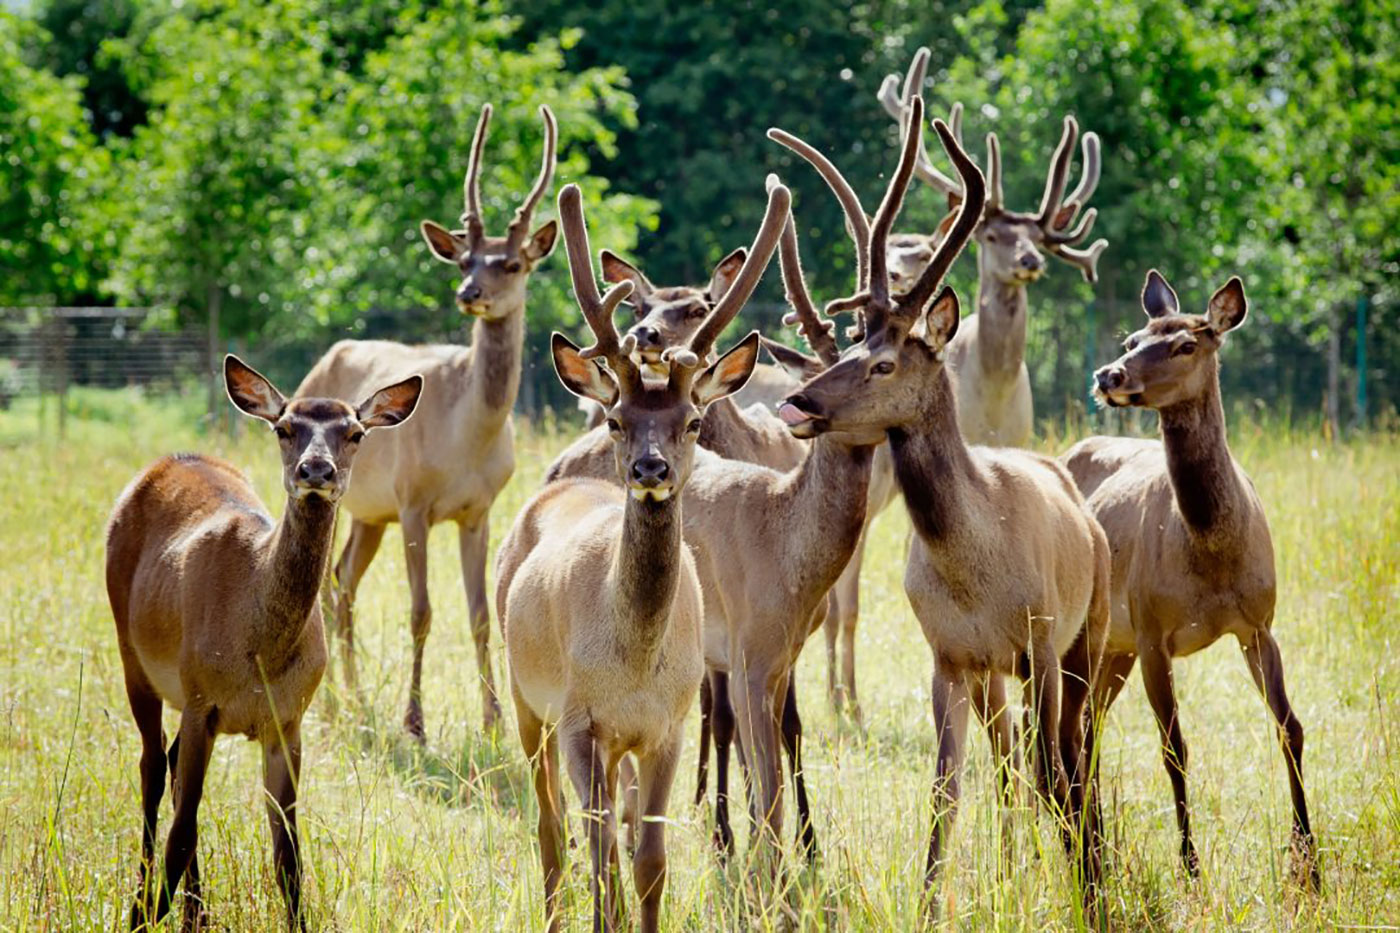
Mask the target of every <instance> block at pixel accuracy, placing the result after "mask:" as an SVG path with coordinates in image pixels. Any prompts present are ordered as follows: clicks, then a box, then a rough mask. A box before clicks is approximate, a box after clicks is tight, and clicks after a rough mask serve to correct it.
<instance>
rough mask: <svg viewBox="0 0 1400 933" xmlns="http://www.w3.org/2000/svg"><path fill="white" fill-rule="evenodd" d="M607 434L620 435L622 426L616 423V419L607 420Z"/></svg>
mask: <svg viewBox="0 0 1400 933" xmlns="http://www.w3.org/2000/svg"><path fill="white" fill-rule="evenodd" d="M608 433H609V434H621V433H622V425H620V424H618V423H617V419H616V418H609V419H608Z"/></svg>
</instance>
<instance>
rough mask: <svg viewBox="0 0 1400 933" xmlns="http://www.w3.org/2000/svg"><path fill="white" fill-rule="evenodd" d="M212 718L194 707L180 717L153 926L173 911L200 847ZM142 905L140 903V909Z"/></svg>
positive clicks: (212, 744)
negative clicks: (172, 807) (172, 815)
mask: <svg viewBox="0 0 1400 933" xmlns="http://www.w3.org/2000/svg"><path fill="white" fill-rule="evenodd" d="M209 719H210V716H209V711H207V710H197V709H196V708H195V707H192V706H187V707H185V710H184V712H183V714H182V715H181V717H180V734H179V736H178V737H177V738H176V742H177V743H178V744H179V751H178V752H177V761H176V767H175V777H174V788H175V818H174V820H172V821H171V824H170V836H169V838H167V839H166V841H165V883H164V885H163V886H162V887H161V890H160V897H159V899H158V901H157V903H156V909H155V914H154V916H150V917H149V918H148V920H147V922H148V923H150V924H155V923H159V922H160V920H161V918H163V917H164V916H165V915H166V914H167V913H169V912H170V902H171V900H172V899H173V898H174V896H175V889H176V888H177V887H178V886H179V884H180V879H181V878H182V877H183V876H184V874H185V871H186V869H188V868H189V865H190V861H191V860H192V859H193V858H194V853H195V848H196V847H197V846H198V844H199V801H200V799H201V798H202V797H203V796H204V775H205V773H206V772H207V771H208V768H209V756H210V755H211V754H213V751H214V735H213V733H212V732H211V731H210V729H209ZM142 906H143V905H141V904H139V903H138V907H142ZM143 912H144V911H143ZM134 913H135V911H133V914H134ZM189 917H190V914H189V913H188V912H187V913H186V918H187V921H186V922H189V920H188V918H189Z"/></svg>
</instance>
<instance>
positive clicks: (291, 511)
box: [107, 356, 423, 930]
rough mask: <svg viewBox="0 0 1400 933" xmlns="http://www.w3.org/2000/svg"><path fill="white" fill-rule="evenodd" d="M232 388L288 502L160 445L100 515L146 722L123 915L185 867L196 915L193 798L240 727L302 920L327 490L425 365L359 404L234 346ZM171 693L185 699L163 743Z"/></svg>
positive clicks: (110, 589) (130, 691)
mask: <svg viewBox="0 0 1400 933" xmlns="http://www.w3.org/2000/svg"><path fill="white" fill-rule="evenodd" d="M224 380H225V383H226V385H227V387H228V394H229V398H230V399H232V400H233V403H234V404H235V405H236V406H238V408H239V409H240V410H242V411H244V412H245V413H247V414H249V415H252V416H254V417H257V418H262V419H263V420H265V421H267V422H268V423H270V424H271V425H272V429H273V430H274V431H275V432H276V434H277V440H278V444H279V446H280V447H281V452H282V486H283V487H284V488H285V489H286V491H287V506H286V509H285V510H284V512H283V514H282V518H281V520H280V521H276V522H274V521H273V520H272V517H271V516H269V515H268V513H267V510H266V509H265V508H264V506H263V504H262V501H261V500H260V499H259V498H258V496H257V493H255V492H254V491H253V487H252V486H251V485H250V484H249V482H248V480H247V479H245V478H244V477H243V475H242V474H241V473H239V472H238V470H237V469H236V468H235V467H234V466H233V465H232V464H230V463H227V462H225V461H223V460H216V459H214V458H212V457H204V456H200V455H197V454H175V455H173V456H169V457H163V458H161V459H160V460H157V461H156V462H155V463H153V464H152V465H151V466H149V467H147V468H146V469H145V470H144V471H142V472H141V474H140V475H139V476H137V477H136V479H134V480H132V482H131V484H130V485H128V486H127V487H126V489H125V490H124V491H123V492H122V494H121V496H120V498H118V499H117V503H116V506H115V507H114V508H113V510H112V517H111V520H110V521H109V522H108V524H107V595H108V598H109V599H110V601H111V605H112V617H113V619H114V620H115V622H116V628H117V646H118V648H119V649H120V651H121V659H122V669H123V671H124V672H125V675H126V695H127V700H128V701H129V702H130V703H131V714H132V716H133V717H134V718H135V720H136V727H137V729H139V730H140V732H141V809H142V820H141V869H140V871H141V881H140V885H139V887H138V889H137V894H136V900H135V903H134V904H133V906H132V909H131V928H132V929H133V930H135V929H138V928H144V927H146V926H151V925H154V924H156V923H158V922H159V921H160V919H161V918H162V917H164V916H165V914H166V913H167V912H168V911H169V909H170V902H171V899H172V898H173V896H174V894H175V890H176V887H177V886H178V885H179V884H180V879H181V878H182V876H184V875H185V873H186V871H188V873H189V879H188V882H187V884H186V886H185V904H184V913H183V924H182V925H183V928H184V929H186V930H189V929H193V928H194V927H196V926H199V925H202V923H203V920H204V910H203V907H204V904H203V900H202V897H201V890H200V878H199V861H198V859H197V857H196V854H195V849H196V843H197V838H198V811H199V803H200V799H201V797H202V796H203V792H204V777H205V772H206V769H207V768H208V766H209V757H210V755H211V754H212V752H213V750H214V740H215V739H216V738H217V737H218V736H220V735H246V736H247V737H248V738H250V739H252V740H254V741H256V742H259V743H260V744H261V745H262V747H263V784H264V786H265V787H266V789H267V795H268V807H267V813H268V819H269V822H270V824H271V828H272V852H273V863H274V866H275V869H276V873H277V881H278V883H279V885H280V886H281V888H282V893H283V896H284V898H285V900H286V904H287V917H288V922H289V924H290V925H292V926H293V927H296V926H301V927H305V920H304V918H303V916H302V910H301V856H300V842H299V837H298V834H297V808H296V807H297V782H298V779H299V777H300V773H301V717H302V714H303V713H304V712H305V711H306V708H307V706H308V705H309V704H310V703H311V698H312V696H313V695H314V694H315V692H316V687H317V685H318V684H320V682H321V674H322V672H323V671H324V670H325V666H326V645H325V638H324V636H323V634H322V629H321V609H320V606H319V605H318V601H317V596H318V591H319V588H320V581H321V578H322V575H323V574H324V571H325V566H326V559H327V556H328V554H329V553H330V549H331V544H332V541H331V537H332V529H333V522H334V517H335V503H336V500H338V499H339V498H340V497H341V496H342V495H343V494H344V493H345V490H346V487H347V486H348V485H349V483H350V471H351V466H352V465H353V464H354V462H355V456H356V452H357V451H358V449H359V447H360V442H361V440H362V439H363V438H364V437H365V435H366V433H367V432H370V431H372V430H374V429H375V428H381V427H390V426H393V425H396V424H401V423H403V421H404V420H405V419H407V418H408V417H409V415H411V414H412V413H413V408H414V405H415V404H417V401H418V396H419V393H420V391H421V390H422V387H423V380H422V379H421V378H419V377H418V376H411V377H409V378H408V379H405V380H403V381H402V382H399V383H396V384H394V385H390V386H388V387H387V388H384V389H380V390H379V391H377V392H371V393H369V395H368V398H367V399H366V400H365V401H364V402H363V403H362V404H360V405H359V406H352V405H349V404H346V403H345V402H342V401H339V400H336V399H329V398H304V399H295V400H293V401H291V402H288V401H286V400H285V399H284V398H283V397H282V394H281V393H280V392H278V391H277V389H276V388H274V387H273V385H272V383H270V382H268V381H267V380H266V379H264V378H263V377H262V376H261V375H259V374H258V373H257V372H255V371H254V370H252V369H251V368H249V367H248V366H247V365H245V364H244V363H243V362H242V361H240V360H239V359H237V358H236V357H233V356H230V357H228V358H226V359H225V360H224ZM165 704H169V705H170V706H172V707H173V708H175V709H177V710H179V711H180V728H179V732H178V733H176V736H175V740H174V741H173V742H172V743H171V744H170V747H169V749H168V750H167V749H166V745H165V733H164V731H163V730H162V729H161V713H162V710H163V709H164V706H165ZM167 761H168V763H169V770H170V783H171V795H172V797H173V798H174V806H175V820H174V823H173V824H172V825H171V828H170V836H169V839H168V840H167V841H166V847H165V877H164V880H163V883H161V884H160V888H159V896H158V898H157V900H156V903H155V905H154V909H152V904H151V897H152V891H151V889H150V888H151V886H150V873H151V870H152V868H153V862H154V858H155V832H156V818H157V816H158V815H159V813H160V800H161V796H162V794H163V793H164V788H165V775H166V766H167Z"/></svg>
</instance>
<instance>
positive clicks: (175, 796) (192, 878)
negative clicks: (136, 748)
mask: <svg viewBox="0 0 1400 933" xmlns="http://www.w3.org/2000/svg"><path fill="white" fill-rule="evenodd" d="M166 757H167V759H168V760H169V762H170V802H171V806H172V807H173V806H174V803H175V801H176V800H179V799H180V785H179V782H177V781H176V780H175V775H176V774H177V773H178V767H179V763H180V736H179V735H178V734H177V735H176V736H175V741H173V742H171V743H170V751H168V752H167V753H166ZM208 925H209V917H208V915H207V914H206V913H205V910H204V884H203V882H202V881H201V880H200V877H199V850H198V849H197V848H196V849H195V851H193V852H191V853H190V867H189V868H186V869H185V902H184V909H183V911H182V913H181V917H180V929H181V930H182V931H184V933H191V931H194V930H202V929H204V928H205V927H206V926H208Z"/></svg>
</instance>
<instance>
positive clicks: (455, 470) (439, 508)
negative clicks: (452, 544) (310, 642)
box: [297, 104, 557, 741]
mask: <svg viewBox="0 0 1400 933" xmlns="http://www.w3.org/2000/svg"><path fill="white" fill-rule="evenodd" d="M540 114H541V116H542V118H543V120H544V129H545V143H544V157H543V160H542V161H541V164H540V174H539V178H538V179H537V180H536V182H535V186H534V187H533V188H532V189H531V190H530V193H529V194H528V195H527V196H526V198H525V201H524V203H522V204H521V206H520V208H519V209H518V210H516V212H515V217H514V218H513V219H512V220H511V222H510V226H509V227H508V229H507V231H506V235H505V236H504V237H492V236H487V235H486V231H485V226H484V223H483V220H482V213H481V192H480V185H479V178H480V174H481V152H482V147H483V145H484V144H485V140H486V130H487V126H488V125H489V123H490V120H491V107H490V105H489V104H488V105H486V106H484V107H482V110H481V119H480V121H479V122H478V123H477V126H476V136H475V138H474V139H473V142H472V152H471V161H470V163H469V164H468V167H467V176H466V182H465V185H464V188H465V197H466V213H464V214H463V215H462V222H463V226H464V228H465V229H462V230H456V231H448V230H446V229H444V228H442V227H440V226H438V225H437V224H435V223H433V222H431V221H424V222H423V237H424V239H426V240H427V242H428V246H429V248H431V249H432V251H433V255H434V256H436V257H437V258H438V259H440V260H442V261H443V262H448V263H452V264H453V265H455V266H457V267H458V269H459V270H461V273H462V282H461V284H460V285H458V287H457V292H456V303H457V307H458V309H459V310H460V311H461V312H462V314H463V315H465V316H467V317H471V318H475V323H474V324H473V325H472V335H471V344H470V346H466V347H460V346H450V345H442V346H407V345H404V344H401V343H391V342H388V341H382V340H346V341H342V342H340V343H337V344H336V345H335V346H334V347H332V348H331V349H330V351H329V352H327V353H326V355H325V356H324V357H322V358H321V360H320V362H318V363H317V364H316V367H315V368H314V369H313V370H312V371H311V373H310V375H308V376H307V377H306V379H305V380H304V381H303V382H302V384H301V385H300V386H299V387H298V388H297V395H298V396H304V395H331V396H341V397H356V396H357V395H358V394H362V393H363V391H364V389H365V388H366V387H368V386H371V385H377V384H379V383H382V382H384V381H385V380H388V379H393V378H395V377H396V376H401V375H403V374H406V373H409V372H419V373H422V375H423V378H424V379H425V380H426V381H427V384H428V387H429V388H428V392H427V393H426V395H425V396H424V403H423V406H422V408H421V410H420V411H419V413H418V417H416V418H414V419H413V423H412V424H410V425H409V426H408V427H407V428H406V429H405V430H403V431H398V432H395V433H394V434H393V435H389V436H385V437H377V436H376V437H371V438H370V439H369V440H368V442H367V443H366V444H365V449H364V451H363V452H362V453H361V455H360V471H359V473H358V475H357V480H356V483H355V486H354V488H353V489H350V490H349V491H348V492H347V493H346V495H345V497H344V498H343V499H342V501H341V505H342V507H343V508H344V509H345V511H346V512H348V513H349V514H350V516H351V524H350V537H349V540H348V541H347V543H346V545H345V550H344V551H342V552H341V555H340V559H339V561H338V562H337V563H336V565H335V621H336V624H335V629H336V630H337V631H338V632H339V633H340V635H341V637H342V639H343V641H342V649H343V652H344V661H345V670H346V678H347V681H348V682H349V683H350V684H351V685H353V684H354V682H355V673H354V672H355V657H354V603H355V592H356V589H357V588H358V587H359V584H360V580H361V578H362V577H363V576H364V573H365V571H366V570H367V569H368V568H369V565H370V562H371V561H372V560H373V559H374V555H375V553H376V552H377V551H378V549H379V544H380V541H381V540H382V539H383V537H384V529H385V527H386V526H387V525H388V524H389V523H391V522H395V521H397V522H398V523H399V524H400V525H401V526H402V528H403V543H404V558H405V564H406V565H407V569H408V585H409V591H410V593H411V596H412V609H411V613H410V616H409V623H410V629H411V630H412V634H413V673H412V679H411V680H410V682H409V689H408V709H407V712H406V713H405V716H404V726H405V728H406V729H407V730H408V731H409V733H410V734H412V735H413V736H415V737H416V738H418V739H419V740H420V741H421V740H422V738H423V704H422V692H423V691H422V685H423V652H424V646H425V644H426V643H427V639H428V631H429V629H430V628H431V625H432V606H431V605H430V603H429V601H428V531H429V529H431V528H432V526H433V525H435V524H437V523H439V522H444V521H452V522H456V524H457V537H458V542H459V545H460V550H461V560H462V579H463V582H464V583H465V586H466V592H467V610H468V613H469V615H470V618H471V631H472V640H473V642H474V643H475V645H476V663H477V673H478V680H479V683H480V687H481V703H482V716H483V720H484V722H485V725H486V727H487V728H488V729H490V728H492V727H493V726H494V725H495V723H496V720H497V718H498V717H499V715H500V704H499V703H498V701H497V699H496V687H495V681H494V679H493V676H492V673H491V656H490V648H489V641H490V631H491V624H490V623H491V619H490V609H489V603H488V600H487V594H486V546H487V541H488V538H489V537H490V527H489V519H490V512H491V504H492V503H493V502H494V501H495V500H496V496H497V495H498V494H499V493H500V491H501V489H502V488H504V486H505V484H506V482H507V481H509V479H510V477H511V474H512V473H513V472H514V470H515V432H514V428H513V425H512V422H511V409H512V408H513V407H514V405H515V396H516V392H517V391H518V390H519V388H520V357H521V351H522V349H523V346H524V340H525V286H526V282H527V281H528V279H529V277H530V272H531V271H532V270H533V269H534V268H535V266H536V265H538V264H539V262H540V261H541V260H543V259H544V258H545V257H546V256H548V255H549V254H550V252H551V251H552V250H553V249H554V241H555V235H556V232H557V226H556V224H555V222H554V221H552V220H551V221H549V222H547V223H545V224H544V225H543V226H541V227H540V228H539V229H538V230H536V231H535V232H534V233H533V234H531V233H529V229H530V221H531V218H532V216H533V215H534V212H535V207H536V205H538V204H539V201H540V199H541V198H542V197H543V196H544V194H545V192H546V191H547V190H548V188H549V185H550V181H551V179H552V178H553V176H554V153H555V144H556V135H557V131H556V128H555V123H554V116H553V114H552V113H550V111H549V108H548V107H541V108H540Z"/></svg>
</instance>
